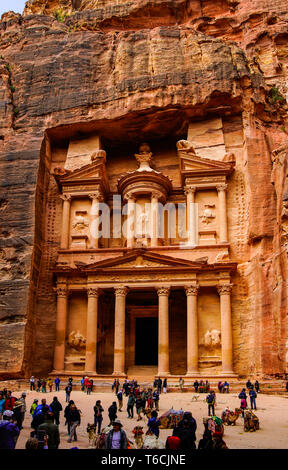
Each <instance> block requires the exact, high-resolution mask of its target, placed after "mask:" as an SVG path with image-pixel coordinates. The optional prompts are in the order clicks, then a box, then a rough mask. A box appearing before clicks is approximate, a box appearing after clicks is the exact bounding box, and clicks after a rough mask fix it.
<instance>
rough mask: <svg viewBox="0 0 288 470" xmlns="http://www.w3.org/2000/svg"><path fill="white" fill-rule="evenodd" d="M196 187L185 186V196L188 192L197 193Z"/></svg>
mask: <svg viewBox="0 0 288 470" xmlns="http://www.w3.org/2000/svg"><path fill="white" fill-rule="evenodd" d="M196 189H197V188H196V186H185V188H184V193H185V196H188V194H195V192H196Z"/></svg>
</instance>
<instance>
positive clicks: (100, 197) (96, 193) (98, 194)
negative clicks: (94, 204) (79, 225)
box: [88, 191, 103, 201]
mask: <svg viewBox="0 0 288 470" xmlns="http://www.w3.org/2000/svg"><path fill="white" fill-rule="evenodd" d="M88 196H89V198H90V199H92V200H93V199H96V201H103V194H102V193H101V191H94V193H91V194H88Z"/></svg>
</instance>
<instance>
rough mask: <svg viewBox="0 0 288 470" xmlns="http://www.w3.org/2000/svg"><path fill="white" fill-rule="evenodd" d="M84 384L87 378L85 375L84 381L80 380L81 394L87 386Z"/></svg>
mask: <svg viewBox="0 0 288 470" xmlns="http://www.w3.org/2000/svg"><path fill="white" fill-rule="evenodd" d="M84 382H85V377H84V375H83V377H82V379H81V380H80V383H81V392H84V390H85V384H84Z"/></svg>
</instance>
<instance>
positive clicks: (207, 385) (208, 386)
mask: <svg viewBox="0 0 288 470" xmlns="http://www.w3.org/2000/svg"><path fill="white" fill-rule="evenodd" d="M209 390H210V383H209V382H208V380H206V383H205V392H209Z"/></svg>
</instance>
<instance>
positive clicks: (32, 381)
mask: <svg viewBox="0 0 288 470" xmlns="http://www.w3.org/2000/svg"><path fill="white" fill-rule="evenodd" d="M33 390H35V378H34V375H32V376H31V377H30V392H32V391H33Z"/></svg>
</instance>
